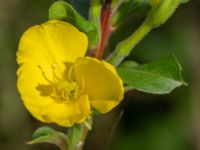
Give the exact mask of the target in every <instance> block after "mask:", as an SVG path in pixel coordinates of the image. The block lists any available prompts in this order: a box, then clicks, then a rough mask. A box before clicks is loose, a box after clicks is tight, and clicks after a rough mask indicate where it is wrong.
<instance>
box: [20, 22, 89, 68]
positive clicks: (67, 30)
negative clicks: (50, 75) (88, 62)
mask: <svg viewBox="0 0 200 150" xmlns="http://www.w3.org/2000/svg"><path fill="white" fill-rule="evenodd" d="M87 45H88V39H87V36H86V35H85V34H84V33H82V32H79V31H78V30H77V29H76V28H75V27H74V26H72V25H71V24H69V23H66V22H63V21H58V20H51V21H48V22H46V23H44V24H42V25H35V26H33V27H31V28H29V29H28V30H27V31H26V32H25V33H24V34H23V36H22V38H21V40H20V43H19V48H18V52H17V62H18V64H21V63H25V62H34V63H36V64H37V65H39V66H41V67H42V68H43V69H44V70H45V71H46V70H49V69H50V68H52V67H54V66H55V67H58V69H60V68H59V67H60V64H61V63H63V62H74V61H75V60H76V59H77V58H78V57H81V56H84V55H85V53H86V50H87Z"/></svg>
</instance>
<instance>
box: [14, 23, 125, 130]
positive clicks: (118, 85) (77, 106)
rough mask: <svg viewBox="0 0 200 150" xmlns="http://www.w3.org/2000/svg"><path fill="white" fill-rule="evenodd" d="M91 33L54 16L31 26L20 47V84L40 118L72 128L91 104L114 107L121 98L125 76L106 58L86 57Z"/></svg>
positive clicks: (26, 101)
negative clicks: (50, 19) (105, 59)
mask: <svg viewBox="0 0 200 150" xmlns="http://www.w3.org/2000/svg"><path fill="white" fill-rule="evenodd" d="M87 45H88V39H87V36H86V35H85V34H84V33H82V32H79V31H78V30H77V29H76V28H75V27H74V26H72V25H71V24H69V23H66V22H63V21H58V20H52V21H48V22H46V23H43V24H41V25H35V26H33V27H31V28H29V29H28V30H27V31H26V32H25V33H24V34H23V36H22V38H21V40H20V43H19V49H18V51H17V62H18V64H19V69H18V71H17V76H18V81H17V87H18V90H19V93H20V95H21V99H22V100H23V103H24V105H25V107H26V108H27V109H28V110H29V111H30V112H31V114H32V115H33V116H34V117H35V118H37V119H38V120H40V121H42V122H47V123H56V124H59V125H60V126H65V127H70V126H73V125H74V124H75V123H82V122H84V121H85V119H86V118H87V117H88V116H89V115H91V112H92V108H95V109H97V110H98V111H100V112H102V113H106V112H108V111H110V110H111V109H112V108H113V107H115V106H116V105H117V104H119V102H120V101H121V100H122V98H123V93H124V91H123V85H122V81H121V79H120V78H119V76H118V75H117V73H116V71H115V68H114V67H113V66H111V65H110V64H108V63H106V62H105V61H100V60H97V59H95V58H92V57H84V55H85V53H86V50H87Z"/></svg>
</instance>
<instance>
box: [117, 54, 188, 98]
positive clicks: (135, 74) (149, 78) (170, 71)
mask: <svg viewBox="0 0 200 150" xmlns="http://www.w3.org/2000/svg"><path fill="white" fill-rule="evenodd" d="M181 70H182V69H181V66H180V64H179V63H178V61H177V60H176V59H175V57H174V56H171V55H170V56H167V57H164V58H162V59H160V60H157V61H155V62H152V63H150V64H145V65H140V66H137V67H132V68H127V67H123V66H121V67H119V68H118V69H117V71H118V73H119V75H120V77H121V78H122V79H123V80H124V82H125V83H126V84H127V85H128V86H131V87H133V88H134V89H137V90H139V91H143V92H147V93H152V94H167V93H170V92H171V91H172V90H173V89H175V88H176V87H179V86H181V85H183V84H185V83H184V81H183V80H182V77H181Z"/></svg>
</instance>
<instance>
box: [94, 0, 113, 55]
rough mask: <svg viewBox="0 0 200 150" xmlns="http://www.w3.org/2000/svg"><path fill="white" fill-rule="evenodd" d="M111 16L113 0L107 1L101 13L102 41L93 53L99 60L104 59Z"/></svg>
mask: <svg viewBox="0 0 200 150" xmlns="http://www.w3.org/2000/svg"><path fill="white" fill-rule="evenodd" d="M111 14H112V10H111V0H106V1H105V3H104V5H103V7H102V11H101V39H100V42H99V44H98V46H97V48H96V49H95V50H94V53H93V56H94V57H95V58H98V59H101V58H102V57H103V54H104V52H105V47H106V45H107V42H108V39H109V36H110V28H111V25H110V21H111Z"/></svg>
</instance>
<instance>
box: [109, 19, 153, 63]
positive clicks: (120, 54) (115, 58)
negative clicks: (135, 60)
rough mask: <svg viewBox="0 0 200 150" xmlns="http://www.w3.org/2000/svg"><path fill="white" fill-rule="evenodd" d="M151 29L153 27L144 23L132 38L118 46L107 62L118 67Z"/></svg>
mask: <svg viewBox="0 0 200 150" xmlns="http://www.w3.org/2000/svg"><path fill="white" fill-rule="evenodd" d="M151 29H152V27H151V26H150V25H149V24H147V23H146V22H144V23H143V24H142V25H141V26H140V27H139V28H138V29H137V30H136V31H135V32H134V33H133V34H132V35H131V36H129V37H128V38H127V39H125V40H123V41H121V42H120V43H119V44H118V45H117V47H116V49H115V51H114V52H113V53H112V54H111V55H110V57H109V58H108V60H107V61H108V62H109V63H110V64H112V65H114V66H118V65H119V64H120V63H121V61H122V60H123V59H124V58H125V57H126V56H128V55H129V54H130V52H131V50H132V49H133V48H134V47H135V46H136V45H137V44H138V43H139V42H140V41H141V40H142V39H143V38H144V37H145V35H146V34H147V33H148V32H149V31H150V30H151Z"/></svg>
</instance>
